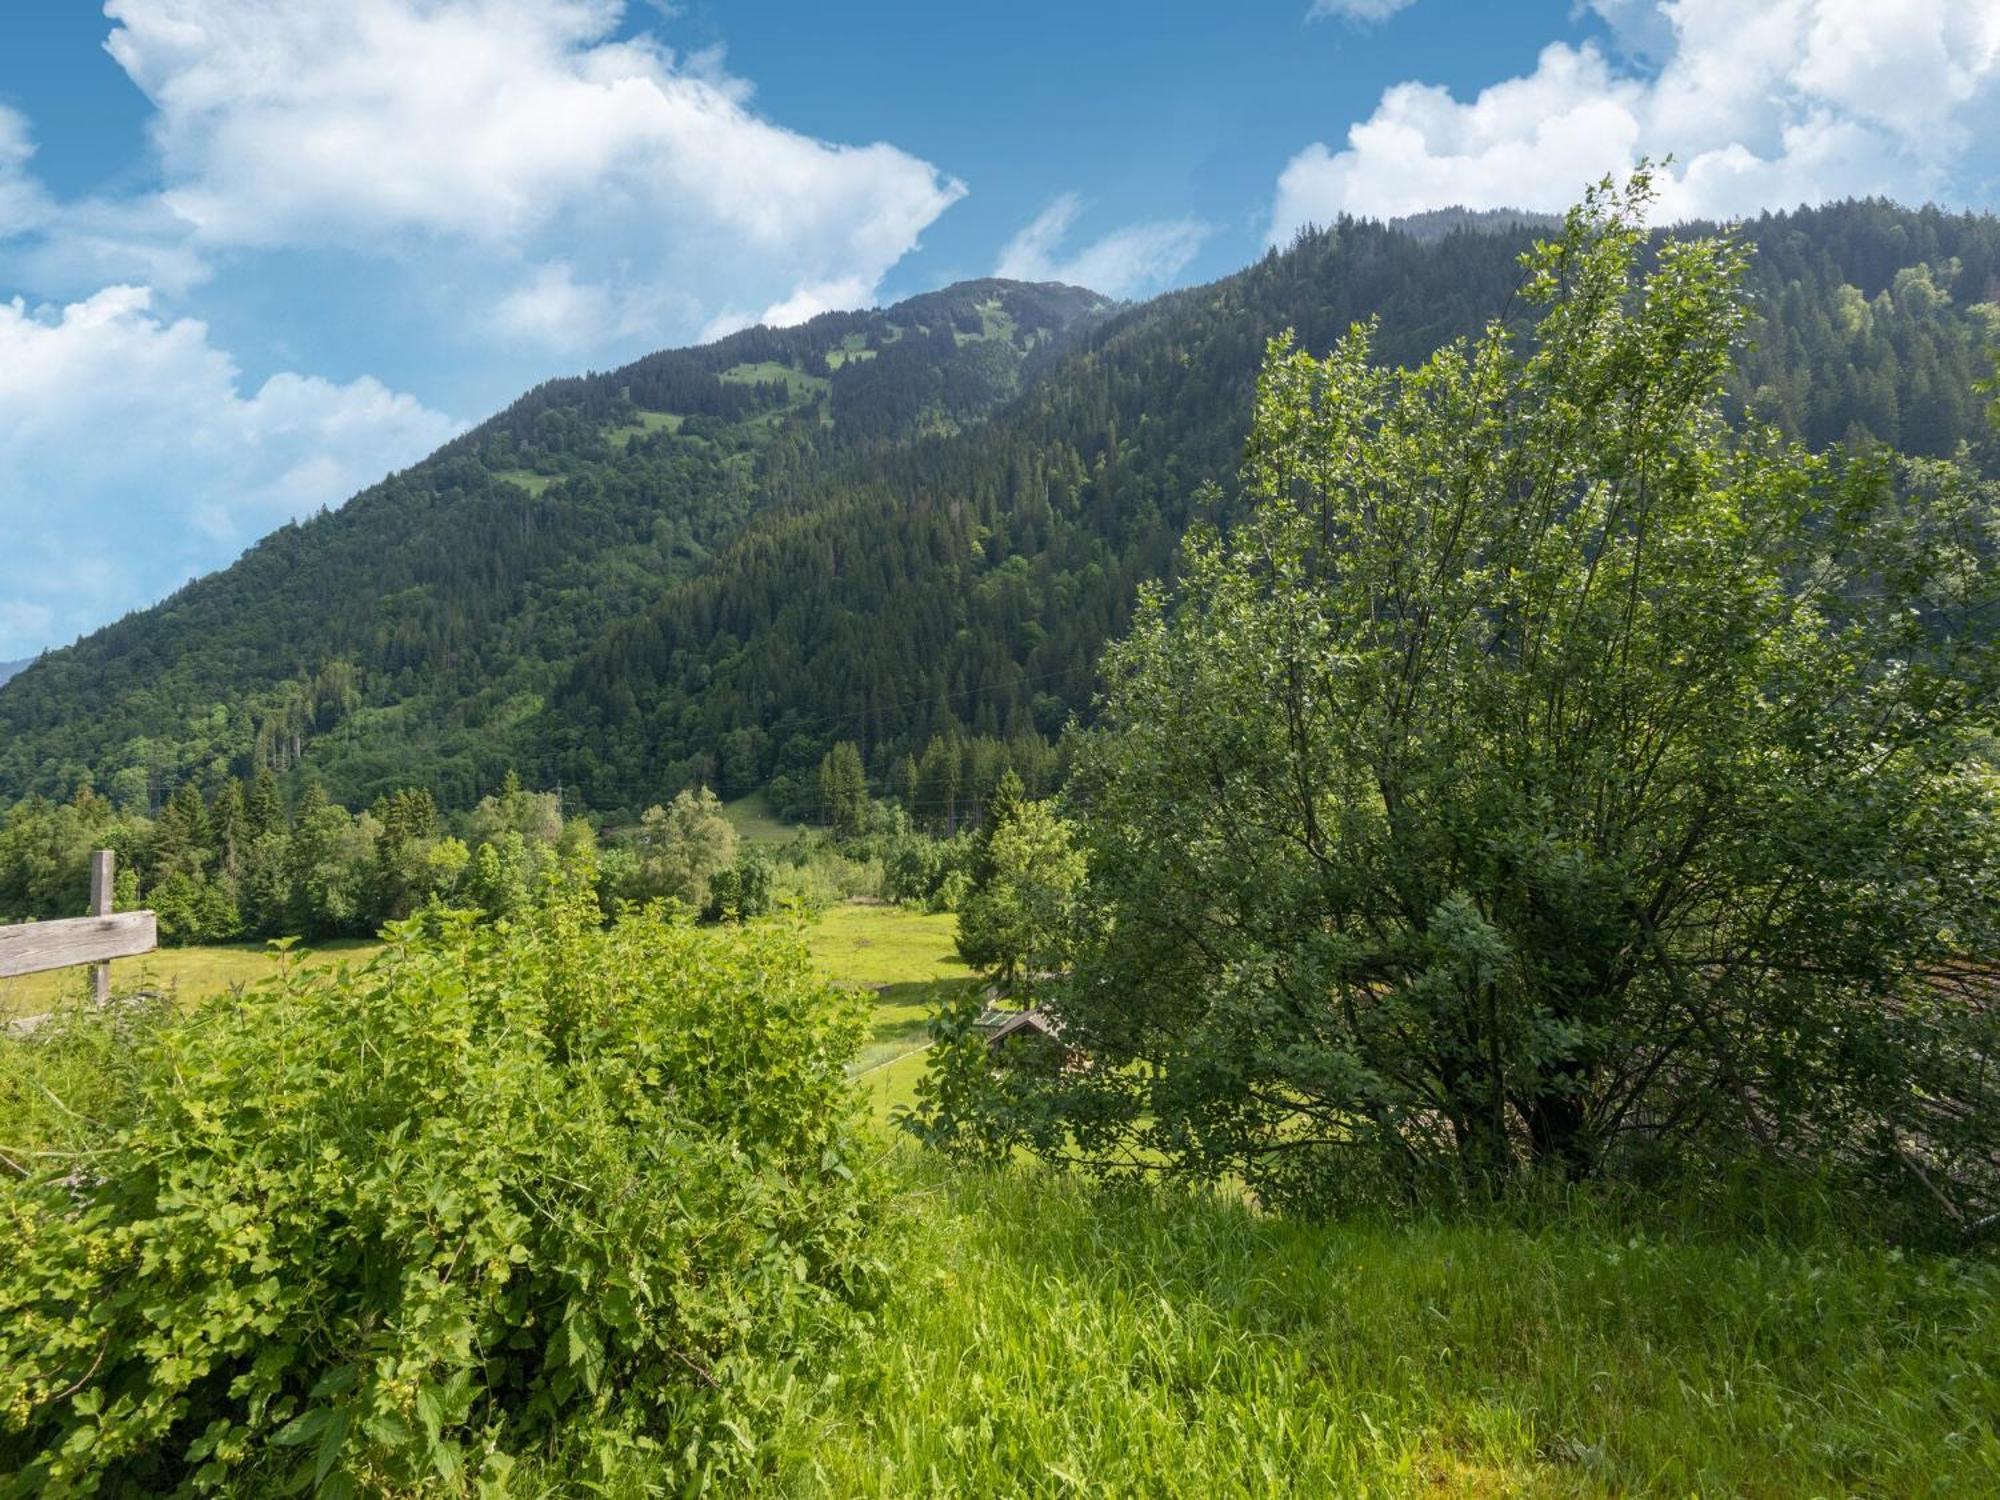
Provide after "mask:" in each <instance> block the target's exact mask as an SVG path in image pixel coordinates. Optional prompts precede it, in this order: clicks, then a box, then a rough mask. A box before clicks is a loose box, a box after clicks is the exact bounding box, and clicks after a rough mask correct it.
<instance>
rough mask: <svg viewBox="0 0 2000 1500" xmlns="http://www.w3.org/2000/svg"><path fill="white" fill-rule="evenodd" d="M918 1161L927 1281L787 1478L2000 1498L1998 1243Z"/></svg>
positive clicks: (832, 1483) (795, 1484)
mask: <svg viewBox="0 0 2000 1500" xmlns="http://www.w3.org/2000/svg"><path fill="white" fill-rule="evenodd" d="M896 1162H897V1165H896V1172H897V1174H898V1176H899V1177H900V1179H901V1180H902V1182H903V1187H904V1192H903V1203H904V1217H905V1219H906V1220H907V1232H906V1237H905V1238H903V1239H902V1240H901V1241H900V1243H899V1249H898V1251H897V1253H898V1255H899V1257H900V1259H899V1262H898V1264H897V1268H896V1289H895V1291H894V1293H893V1294H892V1298H891V1301H890V1302H889V1304H888V1306H887V1307H886V1308H885V1309H884V1310H883V1312H882V1315H881V1318H880V1320H879V1322H878V1324H877V1325H876V1326H874V1327H873V1328H871V1329H870V1330H868V1331H867V1332H865V1333H864V1334H863V1335H862V1336H861V1337H860V1339H859V1340H858V1341H856V1342H855V1343H854V1344H853V1345H851V1346H850V1347H849V1348H848V1349H847V1351H846V1352H845V1354H844V1356H843V1357H842V1358H841V1360H840V1363H839V1367H838V1371H837V1373H836V1374H835V1375H834V1376H833V1378H832V1380H831V1383H830V1385H829V1387H828V1390H827V1392H826V1393H825V1395H824V1397H823V1398H822V1399H821V1400H819V1401H818V1402H816V1403H814V1404H812V1405H811V1406H810V1408H802V1409H800V1410H797V1411H795V1412H794V1413H793V1414H792V1415H791V1418H790V1420H789V1422H788V1423H787V1425H786V1429H785V1431H784V1432H783V1434H782V1438H781V1442H780V1449H781V1452H782V1455H783V1457H782V1460H781V1462H782V1469H781V1474H782V1479H781V1485H780V1488H781V1489H782V1490H783V1492H785V1493H788V1494H794V1495H843V1496H845V1495H884V1496H889V1495H911V1494H924V1495H931V1496H980V1495H1003V1494H1005V1495H1016V1494H1037V1495H1041V1494H1047V1495H1060V1494H1120V1495H1156V1496H1180V1495H1186V1496H1204V1497H1206V1496H1226V1495H1246V1496H1247V1495H1260V1496H1261V1495H1273V1494H1291V1495H1431V1496H1444V1495H1465V1496H1472V1495H1480V1496H1498V1495H1509V1496H1512V1495H1616V1494H1656V1495H1673V1496H1685V1495H1695V1494H1703V1495H1720V1494H1732V1495H1745V1496H1773V1497H1777V1496H1801V1495H1835V1494H1882V1495H1959V1494H1967V1495H1969V1494H1992V1493H2000V1433H1996V1429H1995V1423H1994V1417H1993V1413H1994V1412H1995V1411H1996V1410H2000V1368H1996V1367H1995V1362H1994V1360H1993V1357H1992V1351H1993V1350H1994V1349H1995V1348H2000V1274H1996V1272H1995V1270H1994V1268H1993V1267H1991V1266H1986V1265H1972V1264H1962V1263H1954V1262H1948V1261H1942V1260H1923V1259H1910V1260H1904V1259H1900V1258H1898V1257H1896V1256H1894V1255H1890V1254H1884V1253H1880V1252H1876V1251H1872V1250H1863V1249H1849V1248H1824V1249H1815V1250H1808V1251H1799V1250H1792V1249H1786V1248H1782V1247H1779V1246H1775V1245H1771V1244H1766V1243H1754V1244H1746V1243H1740V1242H1735V1241H1715V1242H1702V1241H1696V1240H1674V1241H1661V1240H1657V1239H1647V1238H1635V1237H1633V1236H1632V1235H1631V1234H1630V1233H1629V1232H1627V1231H1624V1230H1620V1229H1616V1228H1614V1227H1612V1226H1609V1225H1599V1224H1595V1223H1592V1222H1589V1221H1587V1220H1586V1221H1584V1222H1571V1223H1567V1224H1565V1225H1563V1226H1561V1227H1559V1228H1545V1229H1524V1228H1521V1227H1518V1226H1514V1225H1509V1224H1502V1223H1478V1222H1474V1223H1457V1224H1436V1225H1418V1226H1414V1227H1392V1226H1385V1225H1375V1224H1369V1223H1347V1224H1339V1225H1333V1226H1308V1225H1300V1224H1296V1223H1289V1222H1285V1221H1281V1220H1274V1219H1270V1218H1265V1217H1260V1216H1258V1215H1256V1214H1254V1213H1252V1212H1250V1211H1248V1210H1245V1209H1243V1208H1241V1207H1240V1206H1237V1205H1233V1204H1230V1203H1227V1202H1224V1201H1222V1200H1220V1199H1217V1198H1212V1197H1206V1196H1195V1197H1189V1196H1180V1195H1172V1194H1152V1193H1143V1192H1116V1191H1100V1190H1098V1189H1096V1188H1094V1187H1093V1186H1092V1185H1091V1184H1089V1183H1088V1182H1086V1181H1084V1180H1082V1179H1079V1178H1075V1177H1065V1176H1061V1175H1056V1174H1052V1173H1049V1172H1046V1171H1042V1170H1037V1169H1032V1168H1015V1169H1007V1170H1002V1171H997V1172H992V1173H979V1172H959V1171H953V1170H951V1169H948V1168H946V1167H944V1166H942V1165H940V1164H938V1163H935V1162H932V1161H923V1160H917V1159H916V1158H914V1156H913V1155H911V1154H909V1153H907V1152H899V1153H898V1155H897V1158H896Z"/></svg>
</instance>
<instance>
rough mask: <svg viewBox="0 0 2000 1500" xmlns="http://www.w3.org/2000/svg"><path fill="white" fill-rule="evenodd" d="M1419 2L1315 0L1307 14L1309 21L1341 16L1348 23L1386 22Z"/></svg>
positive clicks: (1394, 0) (1412, 0)
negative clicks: (1398, 12) (1400, 11)
mask: <svg viewBox="0 0 2000 1500" xmlns="http://www.w3.org/2000/svg"><path fill="white" fill-rule="evenodd" d="M1416 3H1417V0H1313V5H1312V9H1311V10H1309V11H1307V12H1306V19H1307V20H1308V21H1322V20H1325V19H1326V18H1327V17H1328V16H1339V17H1340V18H1341V19H1343V20H1347V21H1360V22H1364V23H1366V22H1371V21H1386V20H1388V19H1389V17H1391V16H1393V15H1394V14H1396V12H1397V11H1399V10H1408V9H1409V8H1410V7H1411V6H1412V5H1414V4H1416Z"/></svg>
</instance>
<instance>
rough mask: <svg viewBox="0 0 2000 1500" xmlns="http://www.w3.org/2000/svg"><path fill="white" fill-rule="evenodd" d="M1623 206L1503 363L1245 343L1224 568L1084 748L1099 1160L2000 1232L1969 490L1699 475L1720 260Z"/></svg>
mask: <svg viewBox="0 0 2000 1500" xmlns="http://www.w3.org/2000/svg"><path fill="white" fill-rule="evenodd" d="M1649 192H1650V189H1649V186H1648V180H1647V178H1646V176H1645V175H1644V174H1643V173H1641V174H1640V175H1638V176H1637V177H1635V178H1634V180H1633V182H1632V183H1631V185H1630V186H1629V188H1628V189H1627V190H1626V191H1625V192H1623V193H1618V192H1615V191H1612V190H1608V189H1601V190H1599V191H1597V192H1594V193H1593V194H1592V195H1591V196H1590V198H1589V199H1588V200H1587V201H1586V203H1585V204H1584V205H1583V206H1582V207H1581V208H1579V209H1578V210H1576V211H1575V212H1573V213H1572V214H1571V216H1570V218H1569V220H1568V223H1567V227H1566V230H1565V233H1564V235H1563V236H1562V237H1561V238H1560V239H1559V240H1556V241H1553V242H1550V243H1546V244H1544V245H1542V246H1540V247H1538V248H1537V249H1536V250H1534V251H1533V252H1531V253H1530V254H1529V255H1527V256H1526V257H1524V265H1523V269H1524V286H1523V300H1524V304H1525V305H1527V306H1530V307H1536V308H1538V309H1539V315H1538V317H1537V319H1536V322H1535V326H1534V329H1533V333H1532V338H1530V339H1527V340H1523V341H1522V342H1520V343H1518V344H1517V342H1516V340H1515V338H1514V337H1513V335H1512V334H1511V332H1510V330H1509V329H1508V328H1507V327H1505V326H1502V325H1499V324H1496V325H1494V327H1493V328H1492V329H1490V330H1489V331H1488V333H1487V334H1486V335H1485V336H1484V337H1483V338H1481V339H1480V340H1478V341H1477V342H1476V343H1464V342H1461V343H1459V344H1455V345H1452V346H1449V347H1447V348H1445V349H1442V350H1440V351H1439V352H1438V353H1437V354H1436V355H1435V356H1434V357H1433V358H1432V359H1430V360H1428V361H1427V362H1425V363H1424V364H1423V365H1422V366H1421V367H1420V368H1418V369H1415V370H1402V371H1398V370H1389V369H1384V368H1382V367H1381V366H1379V365H1378V364H1377V363H1375V360H1374V358H1373V354H1372V351H1371V345H1370V331H1369V330H1368V329H1367V328H1357V329H1356V330H1355V331H1354V332H1353V333H1352V334H1350V335H1349V336H1348V337H1347V338H1345V339H1343V340H1341V341H1340V342H1339V343H1338V344H1337V345H1336V346H1335V348H1334V350H1333V352H1332V353H1331V354H1330V355H1329V356H1328V357H1327V358H1325V359H1323V360H1321V359H1315V358H1313V357H1311V356H1310V355H1308V354H1306V353H1304V352H1302V351H1299V350H1297V349H1295V348H1294V347H1292V345H1291V344H1290V342H1289V340H1288V339H1283V338H1281V339H1279V340H1277V341H1276V342H1274V344H1273V346H1272V349H1271V353H1270V356H1269V359H1268V361H1267V364H1266V367H1265V370H1264V374H1263V377H1262V380H1261V382H1260V384H1259V388H1258V396H1257V405H1256V409H1255V412H1254V416H1253V422H1252V432H1251V438H1250V442H1249V445H1248V449H1247V459H1246V464H1245V469H1244V479H1243V493H1244V499H1245V502H1246V503H1245V507H1244V511H1243V514H1242V518H1241V522H1240V524H1239V525H1237V526H1236V527H1235V528H1234V529H1233V530H1232V531H1229V532H1227V533H1224V532H1219V531H1217V530H1215V529H1213V528H1211V527H1206V526H1200V527H1196V528H1194V530H1193V531H1191V533H1190V535H1189V537H1188V539H1187V542H1186V544H1185V547H1184V549H1183V553H1182V558H1181V564H1180V567H1179V570H1178V572H1179V578H1178V581H1177V583H1176V586H1175V594H1174V595H1173V596H1172V597H1171V598H1170V597H1169V596H1168V595H1167V594H1166V593H1165V592H1163V591H1162V590H1160V589H1158V588H1148V589H1146V590H1144V591H1143V592H1142V596H1141V602H1140V605H1139V607H1138V610H1137V612H1136V616H1135V624H1134V627H1133V631H1132V634H1131V636H1130V637H1129V638H1128V639H1127V640H1126V641H1124V642H1123V643H1121V644H1119V645H1117V646H1115V647H1114V648H1112V650H1111V651H1110V652H1109V653H1108V655H1107V658H1106V661H1105V664H1104V676H1105V680H1106V683H1107V691H1106V694H1105V699H1104V703H1103V710H1102V712H1101V714H1100V715H1099V717H1098V720H1097V729H1096V730H1095V731H1094V732H1093V734H1092V735H1090V736H1089V737H1088V738H1087V739H1086V740H1085V742H1084V743H1083V745H1082V746H1081V747H1080V749H1079V755H1078V776H1077V780H1076V782H1075V784H1074V785H1073V787H1072V788H1071V793H1070V796H1071V800H1072V805H1074V806H1076V807H1078V808H1080V809H1082V810H1083V811H1084V813H1085V815H1086V817H1087V834H1086V844H1087V846H1088V851H1089V855H1090V874H1091V893H1090V902H1089V904H1088V906H1087V913H1088V915H1089V917H1090V918H1091V920H1090V922H1089V923H1088V924H1087V927H1086V930H1085V933H1084V936H1083V939H1082V941H1081V942H1080V943H1079V944H1078V946H1077V949H1076V953H1077V956H1076V959H1075V962H1074V963H1073V964H1072V966H1071V967H1072V971H1073V979H1072V981H1071V982H1070V983H1069V984H1068V985H1067V986H1066V988H1065V990H1064V992H1063V994H1062V995H1061V997H1060V999H1059V1002H1058V1008H1059V1010H1060V1013H1061V1018H1062V1021H1063V1023H1064V1025H1065V1028H1066V1029H1065V1037H1066V1040H1068V1041H1069V1042H1070V1043H1071V1044H1072V1045H1073V1046H1075V1047H1077V1048H1079V1049H1081V1050H1082V1051H1084V1052H1086V1053H1087V1054H1089V1055H1090V1056H1091V1057H1092V1059H1093V1060H1094V1062H1095V1063H1096V1064H1097V1065H1096V1066H1094V1067H1092V1068H1090V1069H1075V1070H1071V1071H1070V1072H1069V1073H1067V1074H1065V1075H1063V1077H1062V1078H1061V1079H1060V1080H1059V1092H1060V1094H1061V1096H1062V1097H1060V1098H1059V1099H1058V1100H1057V1101H1056V1102H1058V1103H1059V1104H1060V1105H1061V1106H1062V1108H1063V1110H1064V1111H1066V1113H1067V1116H1068V1118H1069V1120H1070V1121H1071V1122H1072V1123H1073V1125H1074V1127H1075V1131H1076V1134H1077V1137H1078V1139H1079V1140H1080V1141H1081V1142H1082V1143H1083V1146H1084V1148H1085V1149H1086V1150H1088V1151H1089V1152H1090V1153H1091V1154H1092V1155H1093V1156H1096V1157H1099V1158H1101V1159H1104V1160H1107V1161H1117V1160H1124V1159H1130V1158H1137V1159H1139V1160H1141V1161H1144V1162H1147V1163H1148V1164H1149V1165H1150V1164H1151V1163H1152V1162H1153V1161H1155V1160H1156V1159H1157V1157H1158V1156H1159V1155H1164V1156H1165V1157H1166V1158H1167V1159H1168V1160H1170V1161H1171V1162H1172V1163H1173V1164H1174V1165H1175V1166H1176V1167H1179V1168H1182V1169H1184V1170H1186V1171H1188V1172H1190V1173H1196V1174H1200V1175H1203V1176H1211V1177H1218V1178H1224V1177H1240V1178H1241V1179H1243V1180H1244V1181H1247V1182H1248V1183H1249V1184H1250V1185H1251V1186H1252V1187H1253V1188H1254V1189H1255V1190H1256V1191H1257V1192H1259V1193H1260V1194H1261V1195H1263V1196H1264V1197H1265V1198H1266V1200H1267V1201H1274V1202H1284V1203H1290V1204H1295V1205H1298V1206H1300V1207H1302V1208H1307V1209H1310V1210H1312V1211H1314V1212H1325V1211H1328V1210H1330V1209H1332V1208H1334V1207H1337V1206H1338V1205H1339V1204H1340V1203H1341V1202H1342V1201H1343V1200H1346V1199H1349V1198H1351V1197H1352V1196H1354V1192H1355V1188H1356V1185H1357V1184H1360V1183H1364V1182H1366V1181H1368V1180H1369V1179H1370V1177H1371V1176H1373V1175H1374V1174H1378V1173H1380V1174H1386V1175H1387V1176H1388V1177H1389V1178H1390V1179H1391V1180H1392V1181H1393V1182H1394V1183H1395V1184H1396V1186H1397V1189H1398V1191H1407V1192H1411V1193H1419V1192H1424V1191H1429V1190H1435V1191H1440V1192H1447V1193H1450V1192H1458V1191H1464V1190H1468V1189H1470V1190H1473V1191H1484V1190H1486V1189H1487V1188H1488V1187H1489V1186H1492V1185H1497V1184H1503V1183H1507V1182H1509V1181H1511V1180H1514V1179H1516V1178H1518V1177H1520V1176H1522V1175H1528V1174H1538V1173H1543V1172H1547V1173H1552V1174H1555V1175H1558V1176H1562V1177H1565V1178H1569V1179H1573V1180H1574V1179H1583V1178H1590V1177H1596V1176H1600V1175H1606V1176H1612V1177H1619V1178H1624V1177H1627V1176H1628V1175H1629V1174H1630V1172H1631V1171H1632V1165H1633V1163H1634V1162H1635V1161H1636V1160H1639V1159H1643V1158H1644V1157H1647V1156H1653V1155H1655V1154H1657V1153H1660V1152H1673V1153H1676V1154H1679V1155H1682V1156H1683V1157H1684V1158H1685V1159H1686V1160H1687V1161H1688V1162H1690V1163H1692V1164H1706V1165H1707V1166H1711V1167H1712V1166H1713V1165H1715V1164H1717V1163H1720V1162H1730V1161H1734V1160H1736V1159H1739V1158H1741V1157H1742V1156H1745V1155H1756V1156H1759V1157H1762V1158H1765V1159H1768V1160H1774V1161H1778V1162H1783V1163H1790V1164H1793V1165H1798V1166H1803V1167H1807V1168H1817V1167H1819V1166H1820V1165H1823V1164H1832V1165H1837V1166H1838V1167H1839V1168H1840V1169H1841V1170H1842V1171H1847V1170H1849V1169H1852V1170H1853V1171H1854V1172H1855V1173H1856V1174H1857V1175H1858V1176H1859V1177H1860V1179H1861V1180H1862V1181H1864V1182H1866V1183H1868V1184H1869V1185H1870V1191H1871V1192H1873V1191H1879V1190H1880V1189H1881V1188H1882V1187H1884V1186H1889V1185H1896V1186H1903V1187H1909V1186H1912V1185H1917V1184H1919V1183H1920V1182H1921V1181H1922V1179H1923V1178H1926V1177H1927V1178H1928V1179H1929V1180H1930V1185H1931V1186H1935V1187H1936V1188H1937V1189H1938V1192H1937V1193H1936V1194H1931V1193H1929V1192H1924V1193H1922V1194H1921V1195H1920V1198H1919V1199H1917V1200H1913V1201H1921V1198H1925V1197H1932V1196H1935V1197H1937V1198H1938V1199H1939V1200H1940V1202H1941V1203H1942V1204H1944V1205H1948V1208H1947V1209H1946V1213H1947V1217H1951V1218H1965V1219H1968V1220H1969V1219H1973V1218H1976V1217H1977V1216H1978V1215H1980V1214H1982V1213H1984V1212H1989V1211H1991V1209H1990V1206H1989V1205H1992V1204H1993V1200H1991V1199H1990V1198H1988V1197H1984V1196H1983V1195H1986V1194H1990V1192H1991V1191H1992V1188H1993V1179H1992V1176H1991V1163H1992V1162H1993V1160H1994V1159H1995V1156H1996V1152H2000V1132H1997V1131H1996V1130H1995V1126H1994V1122H1995V1120H1996V1118H2000V1110H1996V1107H1995V1106H1996V1099H1995V1095H1994V1092H1993V1090H1994V1083H1993V1070H1992V1063H1991V1059H1992V1057H1993V1055H1994V1045H1995V1042H1994V1024H1995V1016H1994V1011H1993V1007H1992V1002H1991V994H1990V985H1991V980H1990V975H1991V972H1992V969H1991V965H1992V964H1993V962H1994V961H1995V959H1996V958H2000V816H1996V813H2000V799H1996V796H1995V785H1994V782H1993V780H1992V778H1991V776H1990V773H1989V772H1988V771H1987V770H1986V769H1985V768H1984V767H1983V765H1982V762H1981V757H1982V756H1984V755H1986V754H1988V753H1989V751H1990V739H1989V735H1990V728H1991V724H1992V705H1993V703H1994V701H1995V694H1996V691H2000V649H1996V637H1995V634H1994V632H1993V629H1992V620H1993V618H1994V614H1995V612H1996V610H2000V567H1996V565H1995V558H1996V555H1997V554H1996V546H1995V540H1996V537H1997V536H2000V530H1996V525H2000V520H1997V519H1996V518H2000V503H1996V502H2000V491H1997V490H1996V489H1995V487H1994V486H1992V485H1991V484H1990V483H1989V482H1987V481H1984V480H1981V479H1980V478H1978V477H1977V476H1976V475H1975V474H1973V473H1971V472H1970V471H1969V470H1967V469H1966V468H1965V467H1964V466H1961V465H1958V464H1954V463H1945V462H1934V461H1910V462H1908V463H1897V462H1894V461H1892V460H1891V459H1889V458H1888V457H1886V456H1884V455H1879V454H1849V455H1841V454H1832V455H1814V454H1810V453H1807V452H1804V451H1802V450H1799V449H1797V448H1794V447H1791V446H1788V445H1786V444H1784V443H1783V442H1781V441H1780V440H1779V439H1778V438H1777V437H1776V435H1775V434H1773V433H1771V432H1769V431H1766V430H1763V429H1760V428H1757V427H1755V426H1751V427H1749V428H1747V429H1746V430H1744V431H1742V432H1734V431H1732V430H1731V429H1730V428H1729V426H1728V425H1727V424H1726V423H1725V421H1724V420H1723V412H1722V397H1721V393H1722V390H1723V388H1724V384H1725V381H1726V379H1727V377H1728V374H1729V370H1730V361H1731V356H1732V351H1733V350H1734V348H1735V347H1736V345H1737V342H1738V340H1739V339H1740V337H1741V335H1742V332H1743V328H1744V320H1745V318H1746V317H1747V315H1748V314H1747V309H1746V307H1745V304H1744V299H1743V296H1742V290H1741V287H1742V275H1743V266H1744V252H1743V251H1742V250H1741V248H1740V247H1739V246H1738V245H1737V243H1736V242H1735V241H1734V240H1732V239H1730V238H1729V237H1727V236H1725V237H1723V238H1720V239H1693V240H1683V241H1678V242H1676V241H1671V240H1668V241H1663V242H1659V243H1657V244H1655V243H1652V242H1650V241H1649V239H1648V237H1647V234H1646V231H1645V229H1644V227H1643V223H1642V216H1643V211H1644V209H1645V207H1646V204H1647V201H1648V198H1649ZM1884 1169H1887V1174H1888V1175H1886V1176H1885V1175H1884ZM1936 1206H1937V1205H1933V1210H1935V1208H1936ZM1993 1206H2000V1205H1993Z"/></svg>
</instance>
